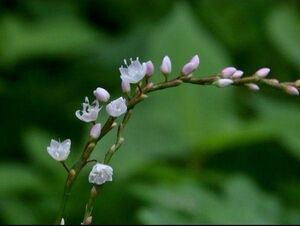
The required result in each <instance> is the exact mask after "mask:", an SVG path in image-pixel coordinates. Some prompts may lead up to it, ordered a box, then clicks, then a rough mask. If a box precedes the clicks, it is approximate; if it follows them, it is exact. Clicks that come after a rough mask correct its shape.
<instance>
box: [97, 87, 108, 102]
mask: <svg viewBox="0 0 300 226" xmlns="http://www.w3.org/2000/svg"><path fill="white" fill-rule="evenodd" d="M94 95H95V97H96V98H97V100H99V101H101V102H107V101H108V100H109V98H110V94H109V93H108V92H107V91H106V90H105V89H103V88H100V87H98V88H97V89H96V90H94Z"/></svg>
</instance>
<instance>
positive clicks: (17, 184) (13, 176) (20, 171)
mask: <svg viewBox="0 0 300 226" xmlns="http://www.w3.org/2000/svg"><path fill="white" fill-rule="evenodd" d="M0 178H1V180H2V181H3V183H1V184H0V194H2V195H4V194H5V195H8V194H15V192H21V191H26V190H31V191H38V190H40V191H42V190H43V182H42V180H41V178H40V177H39V176H38V174H37V173H36V172H34V171H32V170H30V169H29V168H27V167H26V166H25V165H20V164H13V163H10V164H2V165H1V166H0Z"/></svg>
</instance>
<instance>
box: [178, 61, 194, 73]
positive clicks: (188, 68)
mask: <svg viewBox="0 0 300 226" xmlns="http://www.w3.org/2000/svg"><path fill="white" fill-rule="evenodd" d="M194 70H195V65H194V64H193V63H191V62H189V63H187V64H185V65H184V66H183V68H182V69H181V74H182V75H184V76H187V75H189V74H191V73H192V72H193V71H194Z"/></svg>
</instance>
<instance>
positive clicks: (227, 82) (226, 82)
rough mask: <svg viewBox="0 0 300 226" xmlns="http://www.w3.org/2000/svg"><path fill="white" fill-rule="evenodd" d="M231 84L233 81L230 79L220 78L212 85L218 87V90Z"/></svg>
mask: <svg viewBox="0 0 300 226" xmlns="http://www.w3.org/2000/svg"><path fill="white" fill-rule="evenodd" d="M232 83H233V81H232V80H231V79H228V78H222V79H218V80H217V81H215V82H214V83H213V84H214V85H216V86H218V87H220V88H223V87H226V86H230V85H231V84H232Z"/></svg>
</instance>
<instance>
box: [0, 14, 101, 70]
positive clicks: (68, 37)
mask: <svg viewBox="0 0 300 226" xmlns="http://www.w3.org/2000/svg"><path fill="white" fill-rule="evenodd" d="M0 28H1V33H2V34H1V43H2V46H1V63H2V64H4V65H11V64H15V63H17V62H19V61H20V60H23V59H27V58H29V57H34V56H35V57H36V56H40V55H58V54H67V55H68V54H78V53H82V50H84V49H86V48H88V47H89V46H91V44H92V43H95V42H96V39H95V38H96V36H95V32H94V31H93V30H91V29H90V28H89V27H88V26H87V25H86V24H84V23H83V22H81V21H80V20H78V19H77V18H76V17H73V16H71V15H70V16H64V17H63V16H59V17H53V18H51V17H48V18H47V19H43V20H40V21H39V22H36V23H32V24H30V25H29V24H26V23H25V22H23V21H20V20H18V19H17V18H16V17H13V16H5V17H4V18H3V20H2V23H1V26H0ZM3 43H4V44H3Z"/></svg>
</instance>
